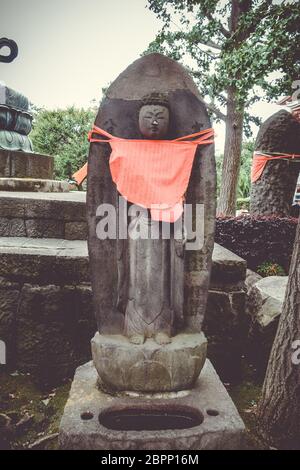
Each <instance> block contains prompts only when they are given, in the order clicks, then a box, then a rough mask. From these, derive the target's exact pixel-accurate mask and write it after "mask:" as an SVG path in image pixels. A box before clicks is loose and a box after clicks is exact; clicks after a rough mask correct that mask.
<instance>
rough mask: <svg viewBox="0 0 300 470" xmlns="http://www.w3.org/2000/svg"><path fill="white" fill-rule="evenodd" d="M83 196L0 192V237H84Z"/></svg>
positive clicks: (76, 238)
mask: <svg viewBox="0 0 300 470" xmlns="http://www.w3.org/2000/svg"><path fill="white" fill-rule="evenodd" d="M85 198H86V195H85V193H84V192H72V193H31V192H29V193H19V192H7V191H2V192H0V236H2V237H35V238H37V237H38V238H66V239H67V240H86V239H87V223H86V213H85V210H86V206H85Z"/></svg>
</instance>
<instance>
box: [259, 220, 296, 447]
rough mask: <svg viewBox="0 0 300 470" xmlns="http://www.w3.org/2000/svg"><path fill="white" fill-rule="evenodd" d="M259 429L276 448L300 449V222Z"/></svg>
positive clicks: (271, 356) (269, 368)
mask: <svg viewBox="0 0 300 470" xmlns="http://www.w3.org/2000/svg"><path fill="white" fill-rule="evenodd" d="M258 425H259V427H260V430H261V433H262V435H263V436H264V437H265V438H266V439H268V440H270V441H271V442H272V443H273V444H274V445H276V446H277V447H279V448H282V449H300V219H299V223H298V228H297V233H296V239H295V245H294V252H293V255H292V262H291V268H290V274H289V282H288V285H287V290H286V295H285V301H284V305H283V310H282V314H281V317H280V320H279V325H278V330H277V335H276V338H275V341H274V344H273V348H272V351H271V355H270V360H269V364H268V368H267V373H266V377H265V381H264V385H263V391H262V398H261V401H260V404H259V408H258Z"/></svg>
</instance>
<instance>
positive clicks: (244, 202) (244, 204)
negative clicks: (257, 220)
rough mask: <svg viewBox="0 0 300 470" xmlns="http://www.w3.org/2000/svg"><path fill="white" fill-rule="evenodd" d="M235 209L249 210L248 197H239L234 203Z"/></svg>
mask: <svg viewBox="0 0 300 470" xmlns="http://www.w3.org/2000/svg"><path fill="white" fill-rule="evenodd" d="M236 205H237V209H238V210H241V209H245V210H247V211H248V210H249V209H250V197H240V198H238V199H237V201H236Z"/></svg>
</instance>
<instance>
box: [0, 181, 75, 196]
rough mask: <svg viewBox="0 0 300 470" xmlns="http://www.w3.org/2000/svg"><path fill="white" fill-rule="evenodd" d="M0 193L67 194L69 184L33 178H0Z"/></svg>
mask: <svg viewBox="0 0 300 470" xmlns="http://www.w3.org/2000/svg"><path fill="white" fill-rule="evenodd" d="M0 191H30V192H45V193H47V192H50V193H57V192H68V191H69V183H68V182H67V181H56V180H46V179H45V180H43V179H34V178H0Z"/></svg>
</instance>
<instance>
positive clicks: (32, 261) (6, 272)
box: [0, 193, 246, 378]
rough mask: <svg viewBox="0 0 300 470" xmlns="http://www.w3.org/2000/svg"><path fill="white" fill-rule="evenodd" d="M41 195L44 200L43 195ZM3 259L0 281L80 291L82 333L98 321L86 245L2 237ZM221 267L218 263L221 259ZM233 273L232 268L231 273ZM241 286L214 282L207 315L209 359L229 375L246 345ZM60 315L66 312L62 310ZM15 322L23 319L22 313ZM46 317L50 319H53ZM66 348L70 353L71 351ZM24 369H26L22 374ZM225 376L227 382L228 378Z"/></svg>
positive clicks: (193, 283) (194, 282) (194, 278)
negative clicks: (242, 347)
mask: <svg viewBox="0 0 300 470" xmlns="http://www.w3.org/2000/svg"><path fill="white" fill-rule="evenodd" d="M76 194H77V193H76ZM38 196H39V197H41V194H39V195H38ZM70 196H71V195H70V194H65V195H62V194H61V195H52V194H50V193H49V197H60V198H63V197H65V198H67V197H70ZM43 197H45V195H43ZM78 197H79V196H78ZM80 197H82V196H80ZM7 199H10V198H7ZM11 199H12V200H13V201H16V207H17V201H18V199H16V198H13V197H12V198H11ZM24 199H26V203H27V202H28V204H29V203H30V201H31V199H30V198H26V197H24ZM60 202H62V201H60ZM74 204H76V202H74ZM79 205H80V203H79ZM28 207H29V206H28ZM1 210H2V205H1V204H0V211H1ZM18 210H19V209H18ZM72 210H73V209H72ZM20 211H21V208H20ZM66 213H67V215H70V213H69V212H67V210H66ZM0 257H1V263H0V276H3V277H4V278H5V279H6V280H7V281H10V282H13V283H15V282H19V283H20V284H24V283H27V284H32V283H35V284H36V285H40V286H47V285H49V284H51V283H52V284H53V285H57V286H64V285H69V286H76V289H77V290H76V292H79V291H80V301H78V302H79V306H80V310H81V314H80V315H79V316H78V318H79V320H78V321H80V322H83V324H84V325H85V326H84V328H88V327H89V326H88V325H92V324H94V320H93V319H92V320H91V318H92V313H91V318H90V317H89V315H88V317H86V312H87V311H88V312H89V311H92V306H91V302H92V293H91V287H90V284H89V282H90V273H89V265H88V256H87V244H86V241H67V240H57V239H49V238H48V239H47V238H45V239H30V238H25V237H24V238H22V237H18V238H5V237H3V238H1V246H0ZM218 262H220V257H219V261H218ZM238 262H239V261H238ZM224 269H225V268H224ZM231 269H232V268H231V267H230V270H231ZM198 276H201V272H200V273H197V272H194V273H193V274H192V275H190V277H189V284H190V287H189V288H190V289H195V291H194V296H195V297H196V295H199V299H200V300H199V301H201V298H200V295H201V293H199V291H196V290H197V288H198V284H199V279H198ZM85 283H86V284H85ZM243 286H244V281H235V282H234V281H232V282H229V283H226V282H224V283H223V284H222V283H221V282H220V281H218V282H214V281H213V280H212V282H211V287H210V293H209V300H208V305H207V310H206V323H205V333H206V335H207V337H208V339H209V355H210V357H212V358H213V360H214V361H215V364H216V366H217V369H218V371H220V372H221V371H222V370H225V368H226V367H227V371H229V372H230V369H231V370H232V369H234V370H238V365H237V366H234V368H232V367H231V364H233V363H235V364H236V362H237V361H238V359H239V354H240V345H241V342H242V341H243V340H244V339H243V333H242V332H243V328H244V326H243V325H244V317H245V315H244V313H245V312H244V310H245V309H244V299H245V292H244V290H243ZM72 292H73V294H72V295H75V294H74V291H72ZM3 295H4V294H3ZM76 295H77V294H76ZM75 297H76V296H75ZM197 302H198V301H197ZM55 308H56V307H55ZM193 308H194V309H195V311H196V309H197V303H196V304H192V303H191V304H190V310H191V311H192V309H193ZM61 311H62V312H63V309H62V310H61ZM61 315H62V316H64V315H65V314H64V313H62V314H61ZM17 318H18V319H20V318H21V317H20V315H19V314H18V317H17ZM48 318H50V316H49V317H48ZM69 320H70V317H68V321H69ZM68 321H67V323H65V324H64V323H61V328H63V329H64V328H67V325H68ZM91 322H92V323H91ZM11 325H12V328H13V330H14V331H16V328H17V326H16V324H14V323H12V324H11ZM31 325H32V329H33V334H34V326H33V325H34V322H32V324H31ZM45 325H46V322H45ZM44 331H45V333H47V326H45V330H44ZM58 331H59V329H57V336H58V337H59V336H60V337H61V338H64V334H63V335H60V334H59V333H58ZM245 335H246V334H245ZM91 336H92V335H91ZM39 341H42V342H43V341H44V340H43V334H42V332H41V333H40V336H39ZM34 344H35V343H33V350H34V347H35V346H34ZM66 347H67V349H68V346H66ZM74 348H77V349H78V348H80V341H79V343H78V344H77V345H74ZM33 356H34V354H33ZM35 357H36V361H37V364H38V363H39V356H38V355H37V354H36V355H35ZM45 357H46V356H45ZM43 360H44V359H43ZM28 363H29V362H28ZM78 363H79V362H77V363H76V364H75V363H74V362H73V360H72V357H70V358H69V364H71V366H70V365H69V370H70V369H71V368H72V367H74V365H78ZM49 364H50V361H49ZM44 365H45V367H46V365H47V367H48V362H47V358H45V362H44ZM50 365H51V364H50ZM50 365H49V367H50ZM25 369H26V368H25V365H24V370H25ZM58 370H59V367H58ZM53 374H54V372H53ZM222 375H223V376H224V378H225V374H222ZM226 378H228V377H226Z"/></svg>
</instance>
